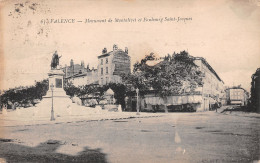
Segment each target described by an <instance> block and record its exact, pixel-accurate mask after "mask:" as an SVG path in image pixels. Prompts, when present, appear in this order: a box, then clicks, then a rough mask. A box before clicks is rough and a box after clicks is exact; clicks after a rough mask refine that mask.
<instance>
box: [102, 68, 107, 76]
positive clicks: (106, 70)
mask: <svg viewBox="0 0 260 163" xmlns="http://www.w3.org/2000/svg"><path fill="white" fill-rule="evenodd" d="M103 73H104V72H103V68H101V75H103ZM106 74H108V67H106Z"/></svg>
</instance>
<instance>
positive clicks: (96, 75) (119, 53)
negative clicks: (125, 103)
mask: <svg viewBox="0 0 260 163" xmlns="http://www.w3.org/2000/svg"><path fill="white" fill-rule="evenodd" d="M63 71H64V73H65V82H71V83H72V84H73V85H74V86H83V85H90V84H99V85H101V86H102V85H105V84H108V83H121V82H122V79H121V77H120V75H122V74H130V72H131V69H130V56H129V55H128V49H127V48H125V50H124V51H123V50H122V49H118V47H117V45H114V46H113V51H110V52H107V50H106V48H104V49H103V51H102V55H100V56H98V66H97V69H94V68H92V69H90V68H89V65H87V67H85V64H84V62H83V61H82V62H81V64H74V62H73V60H71V61H70V66H65V67H64V68H63Z"/></svg>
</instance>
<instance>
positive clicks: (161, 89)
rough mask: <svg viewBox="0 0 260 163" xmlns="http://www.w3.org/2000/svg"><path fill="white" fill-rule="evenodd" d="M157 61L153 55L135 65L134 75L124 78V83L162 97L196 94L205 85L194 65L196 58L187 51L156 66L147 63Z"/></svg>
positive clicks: (166, 58)
mask: <svg viewBox="0 0 260 163" xmlns="http://www.w3.org/2000/svg"><path fill="white" fill-rule="evenodd" d="M155 59H156V58H155V56H154V54H153V53H151V54H150V55H147V56H145V58H144V59H142V60H141V62H140V63H139V62H137V63H135V64H134V70H133V74H132V75H130V76H124V77H123V79H124V82H125V83H126V84H130V85H131V86H132V87H135V88H139V89H140V91H142V90H148V89H150V88H153V89H154V90H156V92H157V93H158V95H160V96H161V97H165V96H169V95H173V94H183V93H194V92H195V89H196V88H197V87H198V86H200V85H202V84H203V83H202V77H203V74H202V72H201V71H200V70H199V69H198V66H197V65H196V64H195V63H194V58H193V57H192V56H190V55H189V54H188V53H187V52H186V51H182V52H180V53H177V54H175V55H173V56H170V55H168V56H166V57H165V58H164V60H162V61H161V62H159V63H158V64H156V65H154V66H149V65H147V61H151V60H155Z"/></svg>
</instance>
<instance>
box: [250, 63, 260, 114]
mask: <svg viewBox="0 0 260 163" xmlns="http://www.w3.org/2000/svg"><path fill="white" fill-rule="evenodd" d="M250 102H251V106H250V107H252V108H250V109H251V110H252V111H256V112H258V113H260V68H258V69H257V70H256V72H255V73H254V74H253V75H252V82H251V97H250Z"/></svg>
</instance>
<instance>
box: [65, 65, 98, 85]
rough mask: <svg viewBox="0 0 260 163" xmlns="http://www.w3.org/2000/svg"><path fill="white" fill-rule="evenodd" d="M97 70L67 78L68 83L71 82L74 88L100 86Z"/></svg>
mask: <svg viewBox="0 0 260 163" xmlns="http://www.w3.org/2000/svg"><path fill="white" fill-rule="evenodd" d="M97 74H98V73H97V69H92V70H90V69H89V70H88V71H87V72H84V73H77V74H75V75H73V76H69V77H67V78H66V81H67V82H71V83H72V84H73V85H74V86H76V87H79V86H84V85H91V84H98V75H97Z"/></svg>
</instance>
